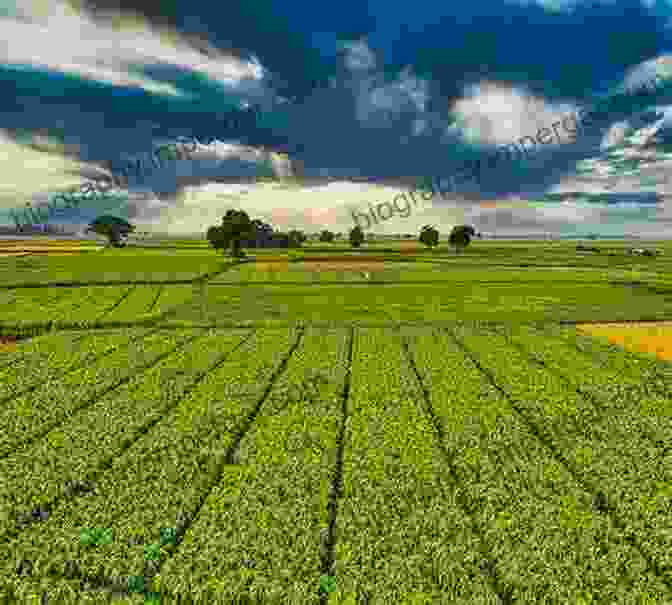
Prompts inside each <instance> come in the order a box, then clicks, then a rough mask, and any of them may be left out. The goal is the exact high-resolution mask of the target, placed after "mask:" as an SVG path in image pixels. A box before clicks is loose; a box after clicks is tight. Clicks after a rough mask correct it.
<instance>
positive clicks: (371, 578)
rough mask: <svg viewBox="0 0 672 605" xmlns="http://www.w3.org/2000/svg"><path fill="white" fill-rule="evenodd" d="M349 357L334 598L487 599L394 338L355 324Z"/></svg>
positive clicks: (474, 546) (468, 534) (474, 544)
mask: <svg viewBox="0 0 672 605" xmlns="http://www.w3.org/2000/svg"><path fill="white" fill-rule="evenodd" d="M352 363H353V366H352V376H351V385H350V392H349V395H350V397H349V401H348V421H347V423H346V433H345V441H344V443H345V451H344V457H343V468H342V477H343V479H342V483H343V488H342V494H341V495H340V498H339V500H338V511H337V515H336V524H335V560H334V571H333V575H334V577H335V579H336V586H337V587H338V590H339V593H341V594H342V595H343V596H344V597H345V599H346V600H345V601H344V602H353V603H354V602H355V601H354V600H352V601H350V600H347V599H348V597H350V596H354V595H357V599H358V602H361V603H364V602H369V603H371V604H374V603H375V604H383V603H460V602H464V603H491V604H494V603H495V602H496V595H495V593H494V592H493V590H492V588H491V587H490V586H489V585H488V581H487V578H486V577H485V576H484V575H483V574H482V573H480V570H479V567H478V564H479V556H478V553H479V540H478V536H477V535H476V533H475V532H474V531H473V528H472V526H471V523H470V519H469V517H468V515H466V513H465V512H464V511H463V510H462V509H461V508H460V506H459V502H458V497H457V494H456V492H455V490H453V489H451V488H450V486H449V485H447V484H446V479H447V477H448V473H447V472H446V469H445V462H444V460H442V457H441V449H440V447H439V443H438V441H437V438H436V434H435V431H434V427H433V425H432V422H431V419H430V417H429V416H428V415H427V413H426V411H425V410H424V409H423V404H422V391H421V389H420V386H419V384H418V382H417V380H416V378H415V375H414V374H413V372H412V370H411V367H410V366H409V364H408V361H407V360H406V359H405V357H404V353H403V350H402V347H401V343H400V339H399V336H398V335H397V334H395V333H390V332H389V331H388V330H384V329H374V328H371V329H363V330H357V332H356V339H355V342H354V348H353V353H352Z"/></svg>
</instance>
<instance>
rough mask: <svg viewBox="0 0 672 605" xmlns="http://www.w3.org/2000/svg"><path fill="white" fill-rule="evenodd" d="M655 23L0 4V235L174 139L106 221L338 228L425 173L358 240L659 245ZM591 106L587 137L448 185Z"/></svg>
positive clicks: (112, 3) (289, 6) (548, 5)
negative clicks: (400, 210)
mask: <svg viewBox="0 0 672 605" xmlns="http://www.w3.org/2000/svg"><path fill="white" fill-rule="evenodd" d="M670 17H672V1H671V0H593V1H591V2H583V1H581V0H471V1H470V2H454V3H453V2H439V1H438V0H437V1H430V0H416V1H415V2H399V3H395V2H389V1H383V0H341V1H339V2H329V3H322V2H320V3H312V2H304V1H296V2H292V1H290V0H285V1H283V2H279V1H277V0H247V1H245V2H243V1H239V2H235V1H234V2H226V3H221V2H213V1H212V0H188V1H187V0H147V1H145V2H141V1H140V0H69V1H68V2H65V1H62V0H42V1H38V0H32V1H30V0H0V39H1V40H2V43H0V60H1V61H2V65H1V66H0V70H1V72H0V89H1V93H2V94H0V163H1V164H0V165H1V166H2V169H3V170H2V175H3V179H2V181H1V182H0V208H2V209H4V213H1V214H2V218H0V221H1V222H2V223H7V224H10V223H11V222H12V221H11V219H10V218H9V214H8V212H7V211H8V210H9V209H17V208H20V207H24V206H25V205H26V204H32V205H38V204H40V203H44V202H46V201H47V200H48V199H49V198H50V196H52V195H53V194H54V193H55V192H57V191H59V190H62V189H64V188H67V187H71V186H75V185H77V184H80V183H83V182H84V181H86V180H87V179H92V178H96V177H97V176H100V175H102V174H103V173H107V174H115V175H119V174H120V171H121V167H122V166H123V165H124V163H125V162H127V161H128V160H129V159H133V158H135V159H138V158H142V157H149V154H150V152H151V150H152V148H156V147H157V146H159V145H161V144H164V143H169V142H171V141H175V140H176V139H177V138H178V137H187V138H195V139H197V140H199V141H201V142H203V145H200V146H198V148H194V149H193V151H191V152H190V153H189V154H188V155H187V156H182V159H178V160H163V161H161V163H160V164H155V165H154V166H151V165H150V164H149V163H146V162H145V161H144V160H143V168H142V169H141V170H140V173H139V174H138V175H136V176H132V178H130V179H129V180H128V183H126V184H125V185H124V187H123V188H122V191H121V193H122V194H123V197H122V199H123V200H125V201H124V202H123V204H122V206H123V208H122V207H121V206H120V208H119V210H118V212H119V213H120V214H124V213H125V214H126V215H127V216H129V217H130V218H131V219H132V220H133V221H134V222H136V223H137V224H139V225H142V226H143V227H144V228H147V229H151V230H154V231H157V232H172V233H195V232H200V233H203V232H204V231H205V229H206V228H207V226H208V225H210V224H213V223H215V222H218V221H219V218H220V217H221V216H222V215H223V214H224V212H225V211H226V210H227V209H228V208H243V209H245V210H247V211H248V212H249V213H250V214H251V215H253V216H254V217H260V218H263V219H265V220H267V221H269V222H271V223H272V224H273V225H274V226H275V227H278V228H281V229H285V228H288V227H298V228H302V229H306V230H310V231H315V230H318V229H320V228H330V229H333V230H336V231H347V230H348V229H349V228H350V227H352V225H353V219H352V214H351V212H352V211H353V210H354V211H359V212H367V211H368V209H369V207H370V205H373V206H377V205H378V204H381V203H384V202H390V201H392V199H393V198H394V197H395V196H396V195H398V194H400V193H403V192H404V191H407V190H408V188H409V186H411V185H413V184H414V183H417V182H418V178H419V177H423V176H430V175H438V176H440V177H442V178H444V179H445V180H446V182H451V183H452V184H451V185H450V187H445V186H444V185H442V187H444V194H443V196H439V195H437V196H435V197H434V198H433V199H431V200H428V201H422V202H421V203H420V204H418V205H417V206H415V207H414V208H412V209H411V213H410V215H409V216H408V217H402V216H399V215H394V216H392V217H391V218H389V219H388V220H386V221H383V222H380V224H379V225H377V226H374V227H372V228H371V229H368V230H371V231H375V232H378V233H407V232H408V233H411V232H412V233H417V231H418V230H419V228H420V227H421V226H422V225H424V224H427V223H431V224H435V225H438V226H439V229H440V230H441V231H442V232H444V233H445V232H447V231H448V230H449V229H450V227H451V226H452V225H454V224H455V223H457V222H469V223H471V224H474V225H475V226H476V227H477V228H478V229H479V230H481V231H483V232H485V233H495V234H497V235H507V234H510V235H521V234H530V235H539V234H542V233H552V234H556V235H568V234H577V235H581V234H585V233H590V232H594V233H600V234H603V235H623V234H644V235H648V236H651V237H665V236H667V235H668V234H670V233H672V186H668V184H667V183H666V174H667V172H668V163H669V162H670V160H671V159H672V155H670V152H671V151H672V145H670V142H672V136H671V135H672V128H671V127H670V126H669V123H668V119H667V115H668V113H669V107H670V106H672V86H670V85H669V84H670V83H672V78H671V77H670V76H669V75H667V74H668V72H672V70H670V69H669V68H670V67H672V30H671V29H670V24H671V23H672V22H671V21H670ZM666 78H667V79H666ZM605 98H606V99H608V101H607V102H606V103H603V104H602V105H601V106H600V109H599V111H598V112H597V114H596V115H597V119H596V120H594V125H593V126H592V127H591V129H590V130H589V131H586V130H584V131H583V132H582V131H581V129H579V130H578V131H577V132H576V133H575V134H572V133H571V132H570V129H563V128H562V127H557V130H556V132H555V138H554V139H553V140H552V141H551V142H550V143H548V144H543V145H542V144H538V145H537V146H536V148H535V149H531V148H530V149H529V153H528V155H527V157H525V158H524V157H516V158H513V159H507V160H502V161H499V162H498V163H497V164H496V165H494V166H493V167H491V168H488V169H487V170H485V169H484V170H481V172H480V174H479V176H478V178H474V179H471V180H465V179H457V180H452V181H451V176H452V175H455V174H457V173H458V172H460V170H462V171H464V166H465V165H470V166H474V165H476V164H474V162H475V161H476V160H479V159H482V158H485V157H492V153H493V151H494V150H496V149H498V148H500V147H502V146H505V145H509V144H511V143H516V142H518V141H519V140H520V139H521V138H523V137H526V136H527V137H537V136H538V133H539V130H540V129H542V128H549V129H550V128H551V127H552V125H553V124H556V125H557V124H559V123H560V121H561V120H562V119H563V118H567V119H568V120H570V121H569V122H568V124H570V123H571V119H570V118H571V117H572V116H574V117H576V115H577V111H579V110H581V108H589V107H594V106H595V104H596V103H597V102H598V101H599V100H600V99H605ZM232 116H235V117H236V118H237V122H236V125H234V124H232V121H231V118H232ZM546 138H548V137H546ZM465 162H467V164H465ZM482 165H483V164H482ZM258 177H265V180H264V181H258V180H257V178H258ZM668 187H669V188H670V191H671V193H669V194H668V193H667V190H668ZM561 193H564V194H565V195H553V194H561ZM549 194H551V195H549ZM668 196H669V200H670V201H669V202H668ZM87 203H88V202H87ZM88 204H89V207H84V206H82V207H81V208H79V209H76V210H64V211H61V212H60V213H59V214H58V217H54V218H53V219H52V220H53V222H61V223H63V222H66V223H67V222H70V223H75V222H84V221H87V220H90V218H91V217H93V216H95V214H96V213H98V212H100V211H101V210H102V209H103V207H102V205H100V204H102V202H90V203H88Z"/></svg>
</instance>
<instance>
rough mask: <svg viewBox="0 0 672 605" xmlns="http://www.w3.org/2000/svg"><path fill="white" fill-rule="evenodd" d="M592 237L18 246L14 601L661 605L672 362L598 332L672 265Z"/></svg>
mask: <svg viewBox="0 0 672 605" xmlns="http://www.w3.org/2000/svg"><path fill="white" fill-rule="evenodd" d="M598 245H600V246H601V247H603V248H604V250H603V252H602V253H601V254H595V255H592V256H587V255H586V256H581V255H579V254H577V252H576V251H575V249H574V247H575V245H574V244H573V243H568V242H567V243H566V242H561V243H557V242H550V243H549V242H515V243H513V242H512V243H509V242H487V241H479V242H475V243H474V244H473V245H472V246H471V247H469V248H468V249H467V250H465V251H464V252H463V253H462V254H455V253H453V252H450V251H447V250H442V249H441V248H439V249H438V250H434V251H432V252H429V251H426V250H424V249H417V250H411V249H410V248H405V247H404V246H400V245H396V246H394V245H392V244H386V245H385V246H370V247H368V249H367V246H365V247H364V248H363V249H362V250H361V251H359V252H354V253H353V251H352V250H351V249H342V250H341V249H339V248H338V247H337V246H331V247H326V246H321V247H320V246H317V245H307V246H305V247H304V249H302V250H298V251H296V250H294V251H292V252H291V254H287V253H285V254H283V253H282V252H280V251H273V254H269V253H265V252H262V253H259V254H254V252H253V251H250V252H249V256H248V257H247V258H245V259H243V260H242V261H240V260H235V261H234V260H232V259H230V258H229V257H225V256H223V255H221V254H218V253H216V252H214V251H212V250H208V249H207V248H205V247H198V246H196V245H190V246H189V247H187V246H186V245H185V246H184V248H181V247H180V246H179V245H178V244H173V246H172V247H157V248H154V249H149V248H131V247H129V248H126V249H124V250H111V249H105V250H82V251H81V252H79V253H77V254H72V253H68V254H67V255H66V254H59V253H58V251H56V250H55V251H54V252H53V253H51V252H50V253H49V254H45V255H28V256H21V257H13V256H7V257H3V258H0V332H1V333H2V335H3V336H4V337H12V338H16V342H15V344H14V346H12V347H5V348H2V349H0V376H1V377H0V402H1V403H0V427H2V431H0V603H8V604H9V603H21V604H23V603H26V604H27V603H38V602H40V601H39V598H40V597H42V598H44V596H45V595H46V598H47V601H43V602H48V603H50V604H51V603H64V604H66V603H67V604H69V603H73V604H77V603H107V602H117V603H129V604H130V603H168V604H172V603H191V602H193V603H203V604H205V603H208V604H209V603H213V604H214V603H222V604H224V603H260V604H267V603H268V604H270V603H277V604H281V603H290V604H296V605H302V604H306V605H309V604H311V603H314V604H315V605H336V604H343V605H345V604H349V605H355V604H359V603H361V604H368V605H373V604H376V605H383V604H388V603H389V604H408V605H411V604H425V603H427V604H434V603H446V604H447V603H455V604H465V605H467V604H469V605H471V604H484V605H485V604H488V605H496V604H507V605H508V604H511V605H512V604H527V603H530V604H532V603H547V604H554V605H555V604H557V605H567V604H571V605H597V604H604V605H607V604H609V605H611V604H615V603H623V604H633V605H635V604H637V605H649V604H660V605H664V604H669V603H672V395H670V393H672V366H670V362H669V361H666V360H665V359H664V357H665V356H666V355H664V354H663V353H665V351H663V350H662V349H661V351H662V353H661V356H659V357H656V356H655V355H654V354H651V353H645V352H642V351H640V350H637V349H636V348H634V347H631V346H628V339H627V338H622V339H621V340H620V341H619V342H618V343H617V344H614V342H615V341H613V339H612V342H609V340H607V338H606V337H604V336H601V335H600V329H601V328H600V326H599V325H597V324H599V323H602V322H623V321H628V322H630V321H632V322H643V323H646V322H649V321H653V320H665V319H667V320H669V319H671V318H672V280H671V279H670V278H669V275H670V271H669V270H670V268H672V267H670V265H672V247H670V246H669V245H667V247H665V246H666V245H665V244H660V243H659V244H657V246H658V247H659V248H663V249H664V250H665V252H667V254H664V255H662V256H661V257H656V258H634V257H631V256H628V255H626V254H625V251H624V246H623V245H622V244H621V243H610V242H605V243H602V242H599V243H598ZM583 323H586V324H590V325H591V326H593V323H594V324H595V325H594V326H593V327H594V329H592V332H594V333H595V335H594V336H591V330H589V329H588V328H586V327H582V326H579V329H577V324H583ZM656 334H657V337H658V338H664V335H663V336H661V334H663V333H662V332H657V333H656ZM35 599H38V600H35Z"/></svg>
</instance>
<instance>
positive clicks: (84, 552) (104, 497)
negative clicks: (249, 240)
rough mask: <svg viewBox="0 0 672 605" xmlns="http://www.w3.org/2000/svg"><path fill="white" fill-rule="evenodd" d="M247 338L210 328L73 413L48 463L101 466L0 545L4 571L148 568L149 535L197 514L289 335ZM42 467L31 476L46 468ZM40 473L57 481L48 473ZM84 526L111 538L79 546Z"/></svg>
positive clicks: (83, 473)
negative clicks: (75, 494)
mask: <svg viewBox="0 0 672 605" xmlns="http://www.w3.org/2000/svg"><path fill="white" fill-rule="evenodd" d="M249 336H250V335H249V334H247V335H245V334H244V333H241V332H237V333H236V332H232V333H222V332H209V333H208V334H207V335H206V336H205V337H203V338H202V339H201V340H200V341H198V342H197V343H194V345H193V346H190V347H188V348H185V350H184V351H182V352H181V353H180V355H178V356H173V357H172V358H168V359H166V360H165V362H166V363H164V364H163V365H162V366H156V367H155V368H154V369H153V370H152V371H150V372H147V373H146V375H145V376H144V377H142V378H141V379H139V380H138V381H137V382H136V384H135V385H133V386H132V387H130V388H129V389H124V391H123V392H117V393H115V394H113V396H112V397H109V398H108V399H107V401H101V402H99V404H98V405H96V408H95V409H92V410H91V411H90V413H89V414H88V415H87V416H80V417H78V418H73V420H72V421H71V423H70V427H69V429H68V433H69V435H72V437H73V440H72V441H70V442H69V443H68V445H66V447H65V448H64V450H63V452H62V454H61V455H60V456H58V460H57V464H58V465H59V466H62V469H61V477H62V479H63V478H66V477H67V478H70V479H79V480H81V479H86V478H89V477H91V476H92V474H95V471H96V470H97V469H98V470H101V468H102V470H104V471H105V472H103V473H101V476H100V477H99V478H96V487H95V492H94V493H93V494H90V495H88V496H86V497H85V498H74V499H73V498H70V499H66V501H65V502H63V503H62V505H61V506H59V507H57V508H56V509H55V510H54V511H53V513H52V514H51V515H50V516H49V518H48V519H47V520H46V521H45V522H44V523H40V524H36V525H34V526H33V527H30V528H28V529H27V530H25V531H24V532H22V533H21V534H20V535H19V536H18V537H16V538H15V539H14V540H12V541H11V542H9V543H8V544H6V545H4V546H3V547H2V549H1V550H0V557H1V558H2V561H3V562H2V564H1V565H2V568H4V569H3V572H6V571H9V570H10V569H11V567H12V565H14V564H16V560H17V558H19V559H26V560H28V561H30V562H31V564H32V570H33V573H34V578H32V579H30V578H28V579H25V580H23V584H27V583H28V584H34V583H35V582H37V581H38V579H39V577H43V576H44V574H45V573H47V572H49V571H52V572H53V573H58V574H59V575H63V574H65V573H66V572H68V571H69V572H70V573H72V574H79V575H81V576H83V577H88V578H93V579H94V580H95V578H96V577H101V576H102V577H107V578H108V579H109V580H110V581H111V582H112V583H114V581H115V578H116V582H117V583H119V582H120V578H121V577H122V576H124V577H125V579H126V581H128V579H129V578H135V580H136V582H137V581H142V579H143V578H144V574H145V572H147V573H148V574H149V572H150V571H154V572H155V571H156V568H153V569H147V568H146V565H147V561H146V555H147V554H148V552H147V551H148V550H149V551H151V554H152V558H151V560H152V561H154V562H155V563H156V560H157V559H159V558H161V557H163V556H164V555H165V554H166V550H165V549H163V548H162V547H163V546H167V545H161V547H160V548H159V549H158V550H155V549H154V548H153V547H152V542H154V543H158V537H159V535H160V533H161V532H160V530H161V529H162V528H163V529H169V528H171V527H172V528H173V530H174V535H175V536H180V537H181V534H182V533H183V532H184V530H185V529H186V527H188V525H189V523H190V521H191V519H193V518H194V517H195V516H196V514H197V512H198V508H199V506H200V501H201V500H202V499H204V497H205V495H206V494H207V492H208V490H209V489H211V488H212V485H211V484H212V481H213V471H214V469H216V467H217V463H218V461H220V460H221V450H222V448H226V443H225V442H226V440H227V439H228V440H229V442H230V441H231V439H232V437H233V435H234V434H235V433H234V429H235V427H237V426H238V425H239V424H240V423H241V421H242V420H244V418H245V417H246V416H247V414H249V413H250V410H251V409H252V408H253V407H254V400H255V398H257V399H258V396H259V395H260V393H261V391H262V390H263V387H264V384H265V381H266V380H267V379H268V377H269V374H270V372H271V371H272V370H273V369H274V368H276V367H277V365H278V363H277V362H278V358H279V357H280V356H282V355H285V354H286V348H287V341H288V340H289V337H290V336H291V333H289V332H267V333H264V334H263V335H261V336H259V337H256V338H249ZM97 424H99V425H103V426H101V429H103V430H102V434H101V438H100V439H99V440H98V442H97V443H93V444H92V443H90V442H88V443H87V440H86V439H85V438H84V437H83V436H82V437H79V438H78V437H77V434H78V432H79V433H82V432H84V431H86V430H90V427H92V426H95V425H97ZM124 444H127V446H125V445H124ZM49 470H50V469H48V468H43V469H41V471H42V472H41V473H40V474H41V475H51V473H50V472H49ZM48 478H50V479H51V481H53V482H56V476H51V477H48ZM62 479H61V480H62ZM17 487H18V486H17ZM60 487H61V488H62V486H60ZM83 527H104V528H108V529H110V530H111V534H110V535H111V536H112V538H113V539H112V542H111V543H110V544H107V545H106V546H105V547H104V548H102V549H101V548H91V547H88V546H86V544H82V543H81V541H80V535H79V533H80V530H81V529H82V528H83ZM75 562H76V565H75ZM149 567H150V568H151V565H150V566H149ZM157 567H158V566H157ZM3 572H0V575H4V574H3ZM127 574H128V575H127ZM126 588H129V586H128V585H127V586H126Z"/></svg>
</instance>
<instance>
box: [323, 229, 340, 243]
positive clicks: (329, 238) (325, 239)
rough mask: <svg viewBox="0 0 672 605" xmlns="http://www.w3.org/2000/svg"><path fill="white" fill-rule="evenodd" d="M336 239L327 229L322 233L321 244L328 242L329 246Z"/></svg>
mask: <svg viewBox="0 0 672 605" xmlns="http://www.w3.org/2000/svg"><path fill="white" fill-rule="evenodd" d="M334 237H336V236H335V235H334V234H333V233H332V232H331V231H327V230H326V229H324V230H323V231H321V232H320V241H321V242H326V243H328V244H329V243H331V242H333V241H334Z"/></svg>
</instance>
